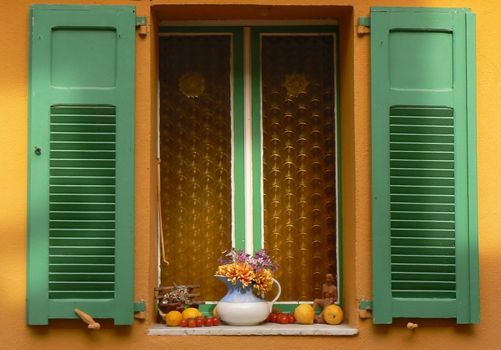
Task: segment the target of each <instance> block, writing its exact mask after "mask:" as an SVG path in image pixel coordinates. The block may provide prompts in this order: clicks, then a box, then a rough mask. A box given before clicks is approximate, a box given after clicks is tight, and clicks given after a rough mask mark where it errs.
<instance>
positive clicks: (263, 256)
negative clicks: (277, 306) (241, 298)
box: [216, 249, 277, 297]
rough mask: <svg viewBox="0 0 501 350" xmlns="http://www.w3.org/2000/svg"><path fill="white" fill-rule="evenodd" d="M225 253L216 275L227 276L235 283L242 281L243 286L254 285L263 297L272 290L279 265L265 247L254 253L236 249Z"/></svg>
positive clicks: (255, 289)
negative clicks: (274, 275) (274, 262)
mask: <svg viewBox="0 0 501 350" xmlns="http://www.w3.org/2000/svg"><path fill="white" fill-rule="evenodd" d="M223 254H224V255H223V256H222V257H221V259H220V260H219V264H220V265H219V267H218V269H217V272H216V275H220V276H224V277H226V278H227V280H228V281H229V282H231V283H232V284H233V285H237V283H238V282H240V284H241V286H242V287H243V288H246V287H247V286H249V285H252V286H253V288H254V291H255V292H256V293H257V294H258V295H260V296H261V297H263V296H264V293H266V292H269V291H270V290H271V288H272V286H273V273H274V272H275V271H276V270H277V266H276V265H275V264H273V262H272V261H271V258H270V256H269V255H268V254H267V253H266V251H265V250H264V249H261V250H259V251H257V252H256V254H254V255H250V254H246V253H245V252H244V251H243V250H235V249H231V250H230V251H229V252H225V253H223Z"/></svg>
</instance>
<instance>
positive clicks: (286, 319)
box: [278, 314, 289, 324]
mask: <svg viewBox="0 0 501 350" xmlns="http://www.w3.org/2000/svg"><path fill="white" fill-rule="evenodd" d="M278 323H281V324H287V323H289V316H287V315H286V314H280V315H279V316H278Z"/></svg>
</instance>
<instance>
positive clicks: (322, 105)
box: [261, 35, 337, 300]
mask: <svg viewBox="0 0 501 350" xmlns="http://www.w3.org/2000/svg"><path fill="white" fill-rule="evenodd" d="M261 59H262V123H263V176H264V179H263V185H264V241H265V248H266V249H268V250H269V251H270V252H271V254H272V255H273V257H274V258H275V259H277V261H278V263H279V265H280V269H279V271H278V274H277V278H278V279H279V281H280V283H281V285H282V297H281V300H312V299H313V298H315V297H320V296H321V288H322V283H323V281H324V278H325V274H326V273H327V272H331V273H333V274H334V275H336V264H337V261H336V260H337V259H336V226H337V225H336V140H335V128H336V123H335V116H334V105H335V89H334V45H333V37H332V36H329V35H318V36H317V35H315V36H310V35H304V36H303V35H291V36H278V35H265V36H263V37H262V41H261Z"/></svg>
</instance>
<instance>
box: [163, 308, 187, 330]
mask: <svg viewBox="0 0 501 350" xmlns="http://www.w3.org/2000/svg"><path fill="white" fill-rule="evenodd" d="M182 319H183V315H181V313H180V312H179V311H169V312H168V313H167V315H165V324H166V325H167V326H169V327H176V326H179V324H180V323H181V320H182Z"/></svg>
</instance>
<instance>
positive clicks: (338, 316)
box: [322, 304, 343, 324]
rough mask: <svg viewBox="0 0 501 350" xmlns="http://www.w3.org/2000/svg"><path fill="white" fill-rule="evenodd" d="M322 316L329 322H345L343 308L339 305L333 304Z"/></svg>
mask: <svg viewBox="0 0 501 350" xmlns="http://www.w3.org/2000/svg"><path fill="white" fill-rule="evenodd" d="M322 316H323V317H324V321H325V322H326V323H328V324H340V323H341V322H343V309H341V307H340V306H339V305H336V304H332V305H329V306H327V307H326V308H325V309H324V311H323V312H322Z"/></svg>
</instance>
